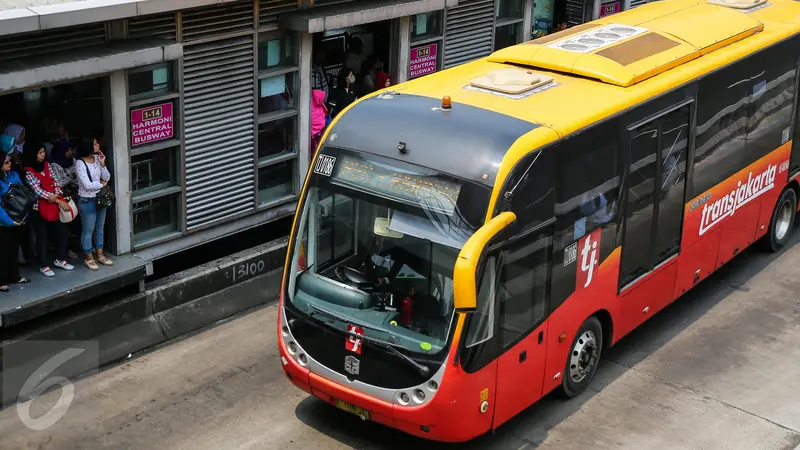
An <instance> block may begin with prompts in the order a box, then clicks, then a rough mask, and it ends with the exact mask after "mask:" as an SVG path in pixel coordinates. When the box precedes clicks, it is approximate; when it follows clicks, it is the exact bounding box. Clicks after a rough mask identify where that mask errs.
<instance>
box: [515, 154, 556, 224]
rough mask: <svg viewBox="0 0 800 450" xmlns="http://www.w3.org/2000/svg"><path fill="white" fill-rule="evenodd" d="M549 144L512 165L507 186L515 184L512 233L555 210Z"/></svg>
mask: <svg viewBox="0 0 800 450" xmlns="http://www.w3.org/2000/svg"><path fill="white" fill-rule="evenodd" d="M554 153H555V152H554V149H553V148H552V147H550V148H545V149H542V150H540V151H538V152H535V153H532V154H530V155H528V156H526V157H525V158H524V159H523V160H522V161H520V162H519V163H518V164H517V165H516V167H514V172H513V175H512V176H511V177H510V179H509V183H508V184H507V185H506V190H510V189H512V188H513V187H514V186H517V188H516V189H515V190H514V196H513V197H512V198H511V211H512V212H513V213H514V214H516V216H517V220H516V221H515V222H514V224H513V225H512V229H513V230H514V232H515V233H522V232H524V231H525V230H530V229H532V228H534V227H536V226H537V225H539V224H541V223H542V222H545V221H547V220H549V219H551V218H552V217H553V214H554V210H555V178H554V176H553V169H554V167H555V154H554Z"/></svg>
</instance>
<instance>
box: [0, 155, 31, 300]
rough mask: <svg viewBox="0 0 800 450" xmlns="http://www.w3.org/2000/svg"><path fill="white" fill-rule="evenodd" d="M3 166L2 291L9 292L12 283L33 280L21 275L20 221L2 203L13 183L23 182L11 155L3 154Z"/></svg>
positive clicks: (0, 176) (0, 223)
mask: <svg viewBox="0 0 800 450" xmlns="http://www.w3.org/2000/svg"><path fill="white" fill-rule="evenodd" d="M0 157H2V158H3V166H2V169H0V292H8V284H10V283H30V281H31V280H29V279H27V278H23V277H21V276H20V275H19V260H18V259H17V249H18V248H19V239H20V225H21V224H20V223H19V222H17V221H15V220H14V219H12V218H11V217H10V216H9V215H8V213H7V212H6V210H5V207H4V206H3V204H2V198H3V197H4V196H5V195H6V194H7V193H8V190H9V189H11V185H13V184H19V183H22V181H21V180H20V179H19V174H18V173H17V172H16V171H14V170H11V155H10V154H7V155H2V156H0Z"/></svg>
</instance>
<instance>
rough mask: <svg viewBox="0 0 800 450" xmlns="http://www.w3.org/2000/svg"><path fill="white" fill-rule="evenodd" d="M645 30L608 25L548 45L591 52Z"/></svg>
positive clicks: (629, 26) (630, 26)
mask: <svg viewBox="0 0 800 450" xmlns="http://www.w3.org/2000/svg"><path fill="white" fill-rule="evenodd" d="M709 1H711V0H709ZM645 32H647V29H646V28H640V27H634V26H632V25H608V26H605V27H602V28H594V29H591V30H589V31H587V32H584V33H581V34H578V35H575V36H572V37H570V38H568V39H564V40H561V41H557V42H553V43H552V44H550V45H548V47H550V48H558V49H561V50H567V51H570V52H576V53H589V52H592V51H595V50H598V49H601V48H603V47H608V46H609V45H612V44H615V43H617V42H619V41H621V40H623V39H628V38H632V37H634V36H637V35H640V34H642V33H645Z"/></svg>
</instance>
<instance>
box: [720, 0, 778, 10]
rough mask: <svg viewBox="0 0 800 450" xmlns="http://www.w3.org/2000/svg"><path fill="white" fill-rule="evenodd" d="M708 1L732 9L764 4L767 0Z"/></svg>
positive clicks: (755, 6)
mask: <svg viewBox="0 0 800 450" xmlns="http://www.w3.org/2000/svg"><path fill="white" fill-rule="evenodd" d="M708 3H709V4H711V5H720V6H727V7H728V8H734V9H753V8H757V7H759V6H762V5H764V4H765V3H767V0H708Z"/></svg>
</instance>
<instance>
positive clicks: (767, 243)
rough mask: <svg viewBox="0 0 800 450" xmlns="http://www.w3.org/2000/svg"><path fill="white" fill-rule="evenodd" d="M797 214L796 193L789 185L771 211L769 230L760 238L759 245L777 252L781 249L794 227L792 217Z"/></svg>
mask: <svg viewBox="0 0 800 450" xmlns="http://www.w3.org/2000/svg"><path fill="white" fill-rule="evenodd" d="M796 214H797V194H795V192H794V189H792V188H791V187H790V188H788V189H786V190H785V191H783V193H782V194H781V196H780V198H779V199H778V203H777V204H776V205H775V210H774V211H772V219H771V220H770V221H769V231H768V232H767V234H766V235H764V238H763V239H762V240H761V246H762V247H763V248H764V249H765V250H767V251H770V252H777V251H778V250H780V249H782V248H783V247H784V246H785V245H786V243H787V242H788V241H789V237H790V236H791V234H792V233H791V231H792V229H793V228H794V219H795V215H796Z"/></svg>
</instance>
